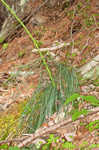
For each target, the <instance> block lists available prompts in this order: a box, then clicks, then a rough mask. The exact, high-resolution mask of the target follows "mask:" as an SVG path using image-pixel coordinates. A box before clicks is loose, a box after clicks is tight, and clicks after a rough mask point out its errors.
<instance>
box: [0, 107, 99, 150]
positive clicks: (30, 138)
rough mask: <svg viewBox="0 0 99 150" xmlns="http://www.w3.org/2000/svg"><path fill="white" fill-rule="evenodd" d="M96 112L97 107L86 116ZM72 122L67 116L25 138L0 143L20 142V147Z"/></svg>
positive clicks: (97, 110)
mask: <svg viewBox="0 0 99 150" xmlns="http://www.w3.org/2000/svg"><path fill="white" fill-rule="evenodd" d="M96 113H99V107H98V108H97V109H93V112H90V113H89V114H87V116H90V115H94V114H96ZM87 116H81V117H79V118H78V119H77V120H81V119H84V118H86V117H87ZM77 120H76V121H77ZM72 122H73V121H72V119H71V118H69V119H68V120H67V119H65V120H63V121H61V122H60V123H57V124H54V125H52V126H50V127H48V128H42V129H41V130H40V131H38V132H35V133H34V134H28V137H27V136H26V137H25V138H20V139H13V140H5V141H0V145H2V144H4V143H11V142H20V143H19V144H18V145H17V146H18V147H19V148H21V147H23V146H25V145H28V144H29V143H31V142H33V141H34V140H35V139H37V138H40V137H42V136H44V135H46V134H48V133H49V134H50V133H52V132H54V131H55V130H57V129H58V128H60V127H63V126H66V125H68V124H70V123H72Z"/></svg>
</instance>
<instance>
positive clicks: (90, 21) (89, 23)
mask: <svg viewBox="0 0 99 150" xmlns="http://www.w3.org/2000/svg"><path fill="white" fill-rule="evenodd" d="M93 24H94V18H93V16H90V17H87V18H86V19H85V25H86V26H87V27H90V26H92V25H93Z"/></svg>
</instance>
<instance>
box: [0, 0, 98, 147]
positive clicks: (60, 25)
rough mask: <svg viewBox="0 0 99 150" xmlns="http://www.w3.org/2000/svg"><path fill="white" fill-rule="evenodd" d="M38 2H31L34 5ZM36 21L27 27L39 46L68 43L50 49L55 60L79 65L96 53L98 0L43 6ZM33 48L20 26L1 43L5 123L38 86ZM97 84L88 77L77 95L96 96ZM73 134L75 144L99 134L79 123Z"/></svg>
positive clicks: (0, 96) (0, 98) (0, 110)
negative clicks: (8, 38) (67, 4)
mask: <svg viewBox="0 0 99 150" xmlns="http://www.w3.org/2000/svg"><path fill="white" fill-rule="evenodd" d="M40 4H41V3H40V2H36V3H35V4H34V3H33V7H34V6H39V5H40ZM35 20H36V25H34V22H33V21H30V22H29V23H28V24H27V27H28V29H29V30H30V32H31V33H32V35H33V37H34V38H35V39H36V40H38V41H39V45H40V48H48V47H49V48H51V47H52V46H53V44H54V45H55V43H56V44H57V43H58V42H65V43H69V45H68V46H67V47H64V48H60V49H56V50H54V51H50V54H49V55H51V57H53V59H56V60H58V62H66V64H69V65H71V66H72V67H76V68H80V67H81V66H83V65H84V64H86V63H88V62H90V61H91V60H92V58H94V57H95V56H97V55H98V54H99V0H91V1H90V0H84V1H83V2H82V1H78V0H75V2H74V3H73V4H72V5H71V6H68V7H67V6H66V4H65V0H64V1H62V3H59V4H57V5H55V6H54V7H52V8H48V7H47V6H43V7H42V8H41V9H40V10H39V11H38V13H37V15H36V16H35ZM33 49H34V44H33V43H32V41H31V40H30V39H29V37H28V35H27V34H26V33H25V31H24V30H23V29H21V32H20V34H18V35H17V36H16V37H15V38H14V39H13V40H11V41H8V42H6V43H4V44H1V45H0V115H1V116H2V117H1V118H4V117H5V118H6V119H5V122H6V120H7V118H10V119H12V120H13V118H18V117H19V116H20V113H21V112H22V108H23V107H24V105H25V104H26V102H27V100H28V99H29V97H31V96H32V94H33V92H34V90H35V89H36V87H37V85H38V81H39V78H40V71H41V70H40V67H36V63H35V61H37V60H38V59H39V58H40V56H39V53H38V52H33ZM43 54H44V55H46V54H47V53H46V52H43ZM98 85H99V80H94V81H93V82H92V81H90V80H88V81H86V83H85V84H82V85H80V89H81V91H80V94H82V95H94V96H96V97H97V98H99V86H98ZM8 114H9V116H10V117H9V116H8ZM93 117H95V116H93ZM5 122H3V123H5ZM9 122H10V121H9ZM4 128H5V129H6V127H5V125H4ZM76 133H77V134H76V135H75V139H74V140H75V141H74V143H76V144H78V145H79V143H80V144H81V143H82V141H86V140H87V139H88V140H87V141H88V142H89V143H91V144H92V143H98V140H99V135H98V136H95V134H96V133H95V132H93V133H91V134H90V133H89V131H88V130H87V129H86V128H85V127H84V126H80V125H78V129H77V132H76ZM82 135H83V136H82ZM0 136H1V135H0ZM85 137H87V138H85ZM98 149H99V148H98ZM98 149H97V150H98ZM93 150H95V149H93Z"/></svg>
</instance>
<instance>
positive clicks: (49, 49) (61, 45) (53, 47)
mask: <svg viewBox="0 0 99 150" xmlns="http://www.w3.org/2000/svg"><path fill="white" fill-rule="evenodd" d="M57 43H58V45H57V44H56V45H54V46H52V47H47V48H39V50H40V51H42V52H45V51H55V50H57V49H60V48H63V47H66V46H69V45H70V43H64V42H57ZM39 50H38V49H33V50H32V52H38V51H39Z"/></svg>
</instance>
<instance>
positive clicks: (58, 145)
mask: <svg viewBox="0 0 99 150" xmlns="http://www.w3.org/2000/svg"><path fill="white" fill-rule="evenodd" d="M75 148H76V146H75V145H74V144H72V143H71V142H66V141H65V140H64V139H61V138H60V137H55V135H53V134H51V135H50V136H49V138H48V140H47V142H46V144H44V145H43V146H42V150H50V149H52V150H64V149H68V150H74V149H75Z"/></svg>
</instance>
